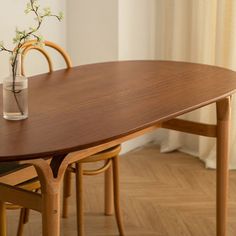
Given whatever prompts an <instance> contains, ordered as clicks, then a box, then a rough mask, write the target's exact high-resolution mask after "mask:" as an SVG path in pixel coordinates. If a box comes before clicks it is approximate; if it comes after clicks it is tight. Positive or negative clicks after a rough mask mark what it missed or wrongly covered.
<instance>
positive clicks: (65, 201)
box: [62, 170, 71, 218]
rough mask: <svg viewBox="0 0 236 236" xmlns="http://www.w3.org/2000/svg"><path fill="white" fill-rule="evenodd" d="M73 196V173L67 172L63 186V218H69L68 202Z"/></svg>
mask: <svg viewBox="0 0 236 236" xmlns="http://www.w3.org/2000/svg"><path fill="white" fill-rule="evenodd" d="M70 196H71V172H70V171H68V170H67V171H66V173H65V177H64V186H63V206H62V217H63V218H68V201H69V197H70Z"/></svg>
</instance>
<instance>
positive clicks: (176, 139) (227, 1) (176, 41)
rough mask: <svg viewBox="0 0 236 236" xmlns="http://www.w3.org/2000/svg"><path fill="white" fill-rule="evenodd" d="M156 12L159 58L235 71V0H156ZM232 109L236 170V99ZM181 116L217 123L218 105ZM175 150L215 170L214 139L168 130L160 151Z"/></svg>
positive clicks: (234, 164) (232, 161) (232, 156)
mask: <svg viewBox="0 0 236 236" xmlns="http://www.w3.org/2000/svg"><path fill="white" fill-rule="evenodd" d="M156 9H157V15H156V18H157V21H156V22H157V27H156V48H155V51H156V58H157V59H163V60H177V61H189V62H196V63H205V64H212V65H217V66H223V67H226V68H229V69H233V70H236V1H235V0H207V1H206V0H157V1H156ZM235 79H236V78H235ZM209 89H214V88H209ZM232 106H233V107H232V129H231V149H230V151H231V153H230V168H234V169H236V143H235V142H236V140H235V139H236V109H235V108H236V101H235V98H234V97H233V103H232ZM182 117H183V118H184V119H189V120H195V121H201V122H206V123H215V122H216V121H215V105H210V106H208V107H206V108H204V109H199V110H198V111H195V112H192V113H189V114H187V115H185V116H182ZM176 149H180V150H182V151H185V152H188V153H191V154H193V155H196V156H198V157H199V158H200V159H202V160H203V161H204V162H205V163H206V167H208V168H215V165H216V164H215V159H216V158H215V157H216V149H215V141H214V139H210V138H205V137H197V136H194V135H186V134H182V133H179V132H175V131H168V135H167V138H166V140H164V141H163V143H162V145H161V151H162V152H168V151H172V150H176Z"/></svg>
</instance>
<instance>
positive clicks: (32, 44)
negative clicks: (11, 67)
mask: <svg viewBox="0 0 236 236" xmlns="http://www.w3.org/2000/svg"><path fill="white" fill-rule="evenodd" d="M43 43H44V45H45V47H40V46H38V45H37V40H30V41H27V42H25V43H24V44H23V45H22V46H21V51H22V52H21V55H22V64H21V71H22V74H23V75H25V70H24V58H25V56H26V54H27V53H28V52H29V51H31V50H37V51H38V52H40V53H41V54H42V55H43V56H44V57H45V58H46V60H47V62H48V69H49V72H52V71H53V64H52V60H51V57H50V55H49V54H48V52H47V51H46V49H45V48H46V47H49V48H53V49H55V50H56V51H57V52H58V53H59V54H60V55H61V56H62V57H63V58H64V60H65V63H66V66H67V68H71V67H72V63H71V59H70V57H69V55H68V54H67V53H66V52H65V51H64V50H63V49H62V48H61V47H60V46H58V45H57V44H55V43H53V42H50V41H44V42H43Z"/></svg>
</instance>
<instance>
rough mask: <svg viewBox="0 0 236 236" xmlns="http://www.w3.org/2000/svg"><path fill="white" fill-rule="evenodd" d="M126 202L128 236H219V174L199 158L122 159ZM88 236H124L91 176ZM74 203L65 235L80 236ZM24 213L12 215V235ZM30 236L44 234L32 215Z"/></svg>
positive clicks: (235, 208)
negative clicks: (216, 188)
mask: <svg viewBox="0 0 236 236" xmlns="http://www.w3.org/2000/svg"><path fill="white" fill-rule="evenodd" d="M120 170H121V198H122V202H121V204H122V209H123V218H124V222H125V230H126V235H127V236H214V235H215V185H216V184H215V171H213V170H206V169H205V168H204V165H203V163H201V162H200V161H199V160H198V159H196V158H194V157H191V156H188V155H186V154H182V153H178V152H174V153H170V154H160V153H159V149H158V147H156V146H147V147H145V148H143V149H141V150H136V151H134V152H131V153H129V154H126V155H125V156H123V157H122V158H121V159H120ZM84 182H85V216H86V219H85V230H86V236H115V235H118V231H117V227H116V223H115V219H114V217H112V216H111V217H107V216H103V214H102V212H103V176H97V177H89V176H88V177H85V181H84ZM74 202H75V201H74V199H71V202H70V217H69V219H67V220H63V221H62V231H63V234H62V235H63V236H76V225H75V213H76V212H75V205H74ZM229 208H230V210H229V222H228V223H229V227H228V235H229V236H234V235H236V172H235V171H231V173H230V204H229ZM17 219H18V214H17V212H16V211H14V212H9V213H8V228H9V235H10V236H13V235H15V232H16V222H17ZM25 235H26V236H37V235H41V219H40V214H38V213H35V212H32V213H31V217H30V223H29V224H28V225H27V227H26V229H25Z"/></svg>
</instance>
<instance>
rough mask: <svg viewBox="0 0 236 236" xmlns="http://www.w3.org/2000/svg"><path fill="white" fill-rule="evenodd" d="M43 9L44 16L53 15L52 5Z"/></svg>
mask: <svg viewBox="0 0 236 236" xmlns="http://www.w3.org/2000/svg"><path fill="white" fill-rule="evenodd" d="M43 10H44V16H50V15H52V11H51V8H50V7H45V8H44V9H43Z"/></svg>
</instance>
